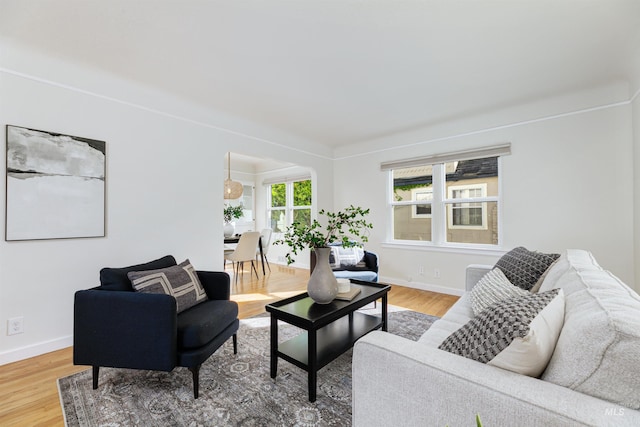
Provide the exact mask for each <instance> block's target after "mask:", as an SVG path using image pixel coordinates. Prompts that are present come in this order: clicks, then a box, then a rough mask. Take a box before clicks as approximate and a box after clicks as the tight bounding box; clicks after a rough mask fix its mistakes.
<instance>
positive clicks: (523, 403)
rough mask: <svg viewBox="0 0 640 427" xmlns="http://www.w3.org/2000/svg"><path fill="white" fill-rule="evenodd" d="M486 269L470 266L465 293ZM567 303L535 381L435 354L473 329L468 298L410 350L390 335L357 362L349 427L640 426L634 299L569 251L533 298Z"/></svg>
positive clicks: (376, 337) (361, 348) (361, 344)
mask: <svg viewBox="0 0 640 427" xmlns="http://www.w3.org/2000/svg"><path fill="white" fill-rule="evenodd" d="M491 268H492V266H470V267H469V268H468V269H467V283H466V287H467V290H468V291H470V290H471V289H472V288H473V286H474V285H475V284H476V282H477V281H478V279H479V278H480V277H482V276H483V275H484V274H485V273H486V272H487V271H489V270H490V269H491ZM555 288H560V289H562V291H563V293H564V300H565V307H564V324H563V325H562V329H561V331H560V335H559V338H558V340H557V343H556V346H555V349H554V350H553V353H552V356H551V360H550V361H549V363H548V365H547V367H546V369H545V370H544V372H543V373H542V375H541V376H540V377H539V378H533V377H530V376H526V375H522V374H518V373H514V372H511V371H508V370H505V369H501V368H498V367H495V366H491V365H488V364H484V363H480V362H478V361H475V360H472V359H468V358H465V357H462V356H458V355H455V354H451V353H449V352H447V351H444V350H440V349H438V346H439V345H440V344H441V343H442V342H443V341H444V340H445V339H446V338H447V337H448V336H449V335H450V334H451V333H453V332H454V331H456V330H458V329H459V328H460V327H462V326H463V325H465V324H466V323H467V322H469V321H470V320H471V319H472V318H473V317H474V313H473V311H472V309H471V302H470V296H469V292H467V293H466V294H465V295H464V296H462V297H461V298H460V300H458V302H457V303H456V304H455V305H454V306H453V307H452V308H451V309H450V310H449V312H448V313H447V314H446V315H445V316H444V317H443V318H442V319H440V320H438V321H437V322H435V323H434V324H433V325H432V326H431V328H430V329H429V330H427V331H426V332H425V333H424V335H423V336H422V337H421V338H420V339H419V340H418V341H417V342H416V341H411V340H408V339H404V338H401V337H398V336H396V335H392V334H389V333H386V332H381V331H376V332H372V333H370V334H368V335H366V336H365V337H363V338H362V339H360V340H359V341H358V342H357V343H356V345H355V347H354V353H353V425H354V426H403V427H408V426H445V425H448V426H451V427H454V426H470V425H475V424H474V423H475V416H476V414H479V415H480V418H481V420H482V421H483V423H484V425H485V426H538V425H539V426H576V425H592V426H609V425H610V426H640V297H639V296H638V294H636V293H635V292H634V291H633V290H631V289H630V288H629V287H627V286H626V285H625V284H624V283H622V282H621V281H620V280H619V279H617V278H616V277H615V276H614V275H613V274H611V273H609V272H607V271H605V270H603V269H602V268H601V267H600V266H599V265H598V264H597V262H596V261H595V259H594V257H593V256H592V255H591V254H590V253H589V252H587V251H582V250H568V251H566V252H565V253H564V254H562V255H561V257H560V258H559V259H558V260H557V261H556V262H555V264H553V265H552V266H551V267H550V268H549V269H548V271H547V272H546V275H545V276H544V277H543V281H542V285H541V287H540V290H539V292H545V291H548V290H551V289H555Z"/></svg>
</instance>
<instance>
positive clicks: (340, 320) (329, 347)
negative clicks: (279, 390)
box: [265, 279, 391, 402]
mask: <svg viewBox="0 0 640 427" xmlns="http://www.w3.org/2000/svg"><path fill="white" fill-rule="evenodd" d="M351 286H352V287H359V288H360V289H361V292H360V294H358V295H357V296H356V297H355V298H354V299H353V300H351V301H340V300H333V301H332V302H331V303H329V304H316V303H314V302H313V300H312V299H311V298H309V295H308V294H307V293H306V292H305V293H303V294H300V295H296V296H295V297H291V298H287V299H284V300H281V301H278V302H274V303H272V304H268V305H267V306H266V307H265V308H266V310H267V311H268V312H269V313H271V378H275V377H276V374H277V372H278V357H281V358H282V359H284V360H286V361H288V362H290V363H293V364H294V365H296V366H297V367H299V368H302V369H304V370H305V371H307V372H308V373H309V401H310V402H315V400H316V383H317V373H318V370H319V369H321V368H322V367H324V366H325V365H327V364H328V363H329V362H331V361H332V360H334V359H335V358H336V357H338V356H340V355H341V354H342V353H344V352H345V351H347V350H348V349H350V348H351V347H353V344H354V343H355V342H356V341H357V340H358V339H359V338H361V337H362V336H364V335H365V334H367V333H369V332H371V331H373V330H375V329H380V328H382V330H383V331H386V330H387V293H388V292H389V289H391V285H388V284H385V283H374V282H366V281H362V280H354V279H352V280H351ZM380 298H382V304H381V305H382V317H379V316H372V315H369V314H364V313H361V312H356V310H358V309H359V308H362V307H364V306H365V305H367V304H369V303H371V302H373V301H376V300H378V299H380ZM278 320H281V321H283V322H286V323H289V324H291V325H294V326H297V327H299V328H301V329H304V330H305V331H306V332H303V333H301V334H300V335H298V336H296V337H294V338H292V339H290V340H288V341H285V342H283V343H280V344H278Z"/></svg>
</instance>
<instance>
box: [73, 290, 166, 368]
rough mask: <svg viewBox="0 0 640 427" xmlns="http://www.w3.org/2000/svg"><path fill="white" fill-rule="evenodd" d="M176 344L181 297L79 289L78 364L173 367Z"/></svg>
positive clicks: (76, 314) (76, 304)
mask: <svg viewBox="0 0 640 427" xmlns="http://www.w3.org/2000/svg"><path fill="white" fill-rule="evenodd" d="M176 346H177V317H176V301H175V299H174V298H173V297H171V296H170V295H158V294H145V293H139V292H130V291H109V290H99V289H89V290H82V291H78V292H76V294H75V301H74V325H73V362H74V364H76V365H92V366H111V367H119V368H132V369H152V370H161V371H171V370H172V369H173V368H174V367H175V365H176V360H177V348H176Z"/></svg>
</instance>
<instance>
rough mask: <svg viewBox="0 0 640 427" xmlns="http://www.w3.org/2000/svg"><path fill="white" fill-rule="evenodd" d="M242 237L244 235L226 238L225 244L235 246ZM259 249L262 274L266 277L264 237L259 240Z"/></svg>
mask: <svg viewBox="0 0 640 427" xmlns="http://www.w3.org/2000/svg"><path fill="white" fill-rule="evenodd" d="M241 236H242V234H234V235H233V236H229V237H226V236H225V238H224V244H225V245H227V244H233V243H238V242H239V241H240V237H241ZM258 249H260V261H261V263H262V274H263V275H266V274H267V273H266V271H265V269H264V252H263V250H262V236H260V238H259V239H258Z"/></svg>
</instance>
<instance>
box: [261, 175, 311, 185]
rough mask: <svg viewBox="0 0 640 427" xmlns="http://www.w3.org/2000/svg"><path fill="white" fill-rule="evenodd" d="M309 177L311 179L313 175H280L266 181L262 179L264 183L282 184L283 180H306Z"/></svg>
mask: <svg viewBox="0 0 640 427" xmlns="http://www.w3.org/2000/svg"><path fill="white" fill-rule="evenodd" d="M308 179H311V175H307V174H305V175H294V176H280V177H275V178H267V179H265V180H264V181H262V184H264V185H271V184H280V183H283V182H295V181H306V180H308Z"/></svg>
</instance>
